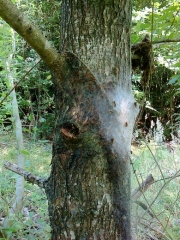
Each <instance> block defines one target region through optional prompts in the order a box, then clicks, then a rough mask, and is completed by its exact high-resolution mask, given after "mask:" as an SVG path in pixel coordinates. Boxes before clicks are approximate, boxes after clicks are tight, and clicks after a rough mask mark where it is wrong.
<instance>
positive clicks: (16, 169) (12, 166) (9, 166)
mask: <svg viewBox="0 0 180 240" xmlns="http://www.w3.org/2000/svg"><path fill="white" fill-rule="evenodd" d="M4 167H5V168H7V169H9V170H11V171H12V172H15V173H17V174H19V175H21V176H22V177H24V179H25V180H26V181H28V182H29V183H32V184H36V185H38V186H39V187H41V188H44V187H45V181H46V179H44V178H40V177H38V176H36V175H34V174H32V173H30V172H26V171H24V170H23V169H22V168H19V167H18V166H17V165H16V164H13V163H10V162H7V161H6V162H4Z"/></svg>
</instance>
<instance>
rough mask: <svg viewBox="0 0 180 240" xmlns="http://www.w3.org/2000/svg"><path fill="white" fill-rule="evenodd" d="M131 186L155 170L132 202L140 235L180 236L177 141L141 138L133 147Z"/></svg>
mask: <svg viewBox="0 0 180 240" xmlns="http://www.w3.org/2000/svg"><path fill="white" fill-rule="evenodd" d="M132 165H133V174H132V188H135V187H136V186H138V184H139V183H141V182H143V180H144V179H145V178H146V177H147V176H148V175H149V174H152V176H153V178H154V182H153V184H152V185H151V186H150V187H149V188H148V189H147V190H146V191H145V192H144V194H142V195H141V197H140V198H139V199H138V200H139V201H140V202H141V203H144V204H145V206H146V207H147V209H148V210H149V211H150V212H151V213H152V214H153V217H152V216H150V215H149V213H148V212H147V210H146V211H145V210H144V209H143V208H142V207H141V206H140V205H139V204H133V214H134V219H135V220H134V221H135V223H134V225H135V228H136V232H137V235H138V236H137V239H138V240H142V239H146V240H147V239H171V240H179V239H180V237H179V236H180V146H179V145H178V144H177V143H174V142H169V143H159V144H157V143H155V142H153V141H151V143H145V142H141V144H140V145H139V146H136V147H133V155H132Z"/></svg>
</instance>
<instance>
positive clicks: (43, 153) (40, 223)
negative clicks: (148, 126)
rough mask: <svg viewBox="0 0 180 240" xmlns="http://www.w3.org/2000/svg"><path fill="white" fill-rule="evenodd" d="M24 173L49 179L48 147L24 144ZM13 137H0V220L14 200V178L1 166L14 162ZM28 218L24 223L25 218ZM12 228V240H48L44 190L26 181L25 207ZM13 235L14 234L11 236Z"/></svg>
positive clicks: (49, 157)
mask: <svg viewBox="0 0 180 240" xmlns="http://www.w3.org/2000/svg"><path fill="white" fill-rule="evenodd" d="M24 145H25V150H26V151H25V152H26V155H25V167H26V171H29V172H32V173H34V174H36V175H38V176H41V177H48V176H49V173H50V162H51V144H49V143H46V144H45V143H40V142H31V141H30V140H28V139H25V141H24ZM16 146H17V144H16V140H15V138H14V136H8V135H4V134H3V135H1V137H0V151H1V156H0V183H1V184H0V189H1V192H0V218H2V217H4V216H5V215H6V214H7V212H8V209H9V207H10V206H11V203H12V200H13V198H14V191H15V180H16V177H17V175H16V174H15V173H12V172H11V171H9V170H7V169H5V168H4V167H3V161H5V160H6V161H10V162H12V163H16V157H17V148H16ZM24 215H25V216H26V219H28V220H27V221H25V217H24ZM16 218H17V219H16V221H15V223H14V224H13V226H12V228H10V229H8V231H9V235H12V236H13V239H28V240H30V239H32V240H34V239H44V240H47V239H50V227H49V219H48V204H47V199H46V195H45V193H44V191H43V190H42V189H40V188H39V187H37V186H36V185H32V184H28V183H26V182H25V205H24V209H23V213H22V214H19V215H17V216H16ZM13 232H15V233H13Z"/></svg>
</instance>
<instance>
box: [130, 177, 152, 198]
mask: <svg viewBox="0 0 180 240" xmlns="http://www.w3.org/2000/svg"><path fill="white" fill-rule="evenodd" d="M153 182H154V178H153V176H152V174H149V175H148V176H147V178H146V179H145V181H143V182H142V183H141V185H140V186H139V187H137V188H136V189H134V190H133V191H132V193H131V197H132V199H133V201H136V200H137V199H138V198H139V197H140V196H141V195H142V194H143V193H144V192H145V191H146V190H147V189H148V188H149V187H150V186H151V184H152V183H153Z"/></svg>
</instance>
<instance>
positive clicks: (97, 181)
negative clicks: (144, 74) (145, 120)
mask: <svg viewBox="0 0 180 240" xmlns="http://www.w3.org/2000/svg"><path fill="white" fill-rule="evenodd" d="M61 9H62V15H61V17H62V18H61V28H62V30H61V40H62V41H61V47H60V49H61V52H60V54H59V55H58V54H57V53H56V51H55V50H54V49H53V48H52V47H51V46H50V45H49V43H48V41H47V39H45V38H43V36H42V35H41V34H40V33H39V31H38V29H37V28H36V27H35V26H34V25H32V24H31V23H30V22H29V21H28V20H27V19H26V18H25V17H24V15H23V14H22V13H20V11H19V10H17V9H16V8H15V6H14V5H13V4H12V3H11V2H10V1H9V0H0V15H1V16H2V17H3V19H4V20H5V21H6V22H8V23H9V24H10V25H11V26H12V27H13V28H14V29H15V30H16V31H17V32H18V33H19V34H20V35H21V36H22V37H23V38H24V39H25V40H26V41H27V42H28V43H29V44H30V45H31V46H32V47H33V48H34V49H35V50H36V51H37V52H38V54H39V55H40V56H41V57H42V59H43V60H44V61H45V62H46V64H47V65H48V66H49V67H50V68H51V72H52V75H53V79H54V80H53V81H54V89H55V104H56V122H55V138H54V143H53V153H52V154H53V157H52V170H51V174H50V177H49V179H48V180H47V182H46V184H45V185H46V187H45V189H46V194H47V197H48V202H49V216H50V224H51V227H52V239H54V240H58V239H77V240H80V239H108V240H109V239H112V240H114V239H120V240H129V239H131V219H130V218H131V217H130V158H129V154H130V145H131V137H132V131H133V125H134V122H135V118H136V115H137V112H138V107H137V104H136V102H135V101H134V98H133V96H132V92H131V64H130V27H131V25H130V22H131V0H126V1H125V0H113V1H112V0H108V1H107V0H101V1H100V0H97V1H93V0H86V1H82V0H63V1H62V7H61ZM38 39H39V40H38Z"/></svg>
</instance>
